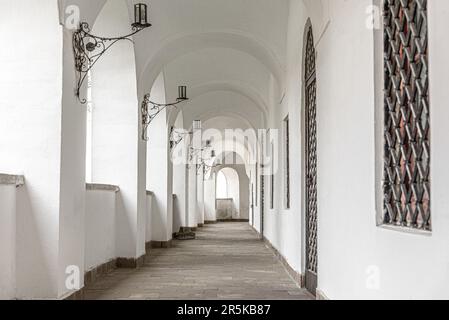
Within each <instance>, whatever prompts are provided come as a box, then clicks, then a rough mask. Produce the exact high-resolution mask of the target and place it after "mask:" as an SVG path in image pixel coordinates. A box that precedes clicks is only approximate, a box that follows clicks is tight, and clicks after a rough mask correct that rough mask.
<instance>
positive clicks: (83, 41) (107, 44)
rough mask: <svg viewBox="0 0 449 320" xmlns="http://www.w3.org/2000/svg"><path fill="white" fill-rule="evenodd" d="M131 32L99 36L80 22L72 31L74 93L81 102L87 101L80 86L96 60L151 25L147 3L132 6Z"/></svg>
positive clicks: (86, 24) (85, 23)
mask: <svg viewBox="0 0 449 320" xmlns="http://www.w3.org/2000/svg"><path fill="white" fill-rule="evenodd" d="M131 26H132V32H131V33H130V34H128V35H125V36H120V37H113V38H107V37H100V36H96V35H93V34H91V30H90V27H89V24H88V23H87V22H81V24H80V27H79V29H78V30H77V31H75V32H74V33H73V39H72V41H73V53H74V55H75V69H76V73H77V78H78V79H77V84H76V90H75V94H76V96H77V98H78V99H79V101H80V102H81V103H82V104H86V103H87V99H82V98H81V87H82V85H83V83H84V81H85V80H86V79H87V75H88V73H89V71H90V70H91V69H92V67H93V66H94V65H95V64H96V63H97V61H98V60H99V59H100V58H101V57H102V56H103V55H104V54H105V53H106V51H108V50H109V49H110V48H111V47H112V46H113V45H115V44H116V43H117V42H119V41H121V40H126V41H131V42H132V41H133V39H132V36H134V35H135V34H137V33H139V32H141V31H142V30H144V29H146V28H149V27H151V24H149V23H148V12H147V5H146V4H144V3H139V4H136V5H135V6H134V23H133V24H132V25H131Z"/></svg>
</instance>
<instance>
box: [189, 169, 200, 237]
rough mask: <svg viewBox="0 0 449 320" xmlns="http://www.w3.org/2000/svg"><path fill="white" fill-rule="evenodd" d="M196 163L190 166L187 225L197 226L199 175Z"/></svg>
mask: <svg viewBox="0 0 449 320" xmlns="http://www.w3.org/2000/svg"><path fill="white" fill-rule="evenodd" d="M196 172H197V171H196V165H194V164H193V165H191V166H190V167H189V168H188V179H189V180H188V189H187V199H188V219H187V227H190V228H196V227H198V196H197V192H198V188H197V183H198V177H197V175H196Z"/></svg>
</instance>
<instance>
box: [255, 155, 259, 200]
mask: <svg viewBox="0 0 449 320" xmlns="http://www.w3.org/2000/svg"><path fill="white" fill-rule="evenodd" d="M256 206H259V164H258V163H256Z"/></svg>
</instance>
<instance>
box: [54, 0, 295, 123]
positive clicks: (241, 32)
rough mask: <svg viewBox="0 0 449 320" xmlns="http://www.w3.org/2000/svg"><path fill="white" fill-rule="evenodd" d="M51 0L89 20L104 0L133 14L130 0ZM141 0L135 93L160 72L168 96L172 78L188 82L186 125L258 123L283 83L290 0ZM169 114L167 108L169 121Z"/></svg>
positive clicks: (173, 95)
mask: <svg viewBox="0 0 449 320" xmlns="http://www.w3.org/2000/svg"><path fill="white" fill-rule="evenodd" d="M59 1H60V3H61V8H63V7H65V6H67V5H70V4H75V5H78V6H79V7H80V10H81V19H82V20H83V21H88V22H90V23H91V24H93V22H94V21H95V19H96V17H97V15H98V14H99V12H100V11H101V10H102V8H103V6H104V4H105V3H107V2H108V1H122V2H123V4H124V5H127V7H128V12H127V14H128V16H129V19H130V22H131V21H132V20H133V5H134V3H135V1H132V0H107V1H105V0H100V1H90V0H59ZM141 1H142V2H145V3H147V4H148V7H149V18H150V22H151V23H152V25H153V26H152V27H151V28H149V29H147V30H144V31H142V32H140V33H139V34H138V35H136V36H135V37H134V40H135V41H134V48H135V58H136V68H137V74H136V79H137V80H138V88H139V89H138V94H139V99H141V98H142V96H143V94H145V93H147V92H150V91H151V89H152V87H153V84H154V82H155V81H156V79H157V78H158V77H159V76H160V75H161V74H163V75H164V76H163V79H164V82H165V92H166V96H167V100H168V101H172V100H174V99H176V94H177V86H178V85H187V86H188V88H189V96H190V97H191V100H190V101H189V102H188V103H187V104H185V105H184V106H183V118H184V124H185V126H186V127H190V124H191V123H192V121H193V120H196V119H201V120H203V121H207V120H209V119H213V118H217V117H232V118H234V119H238V121H229V122H227V125H229V126H237V125H238V126H241V125H242V124H244V123H245V125H246V126H245V127H251V128H254V129H258V128H264V127H266V125H267V118H268V113H269V110H270V105H272V100H273V99H278V98H279V99H280V97H281V95H282V92H283V90H284V85H283V82H284V78H285V65H286V47H287V46H286V43H287V32H286V30H287V24H288V14H289V2H290V0H276V1H273V0H245V1H241V0H227V1H223V0H170V1H167V0H151V1H149V0H141ZM117 7H119V6H117ZM121 10H124V9H121ZM61 11H62V12H64V10H63V9H61ZM103 11H104V9H103ZM120 35H121V34H120ZM101 36H103V35H101ZM106 36H119V34H117V35H114V34H107V35H106ZM276 95H277V96H276ZM176 116H177V112H174V113H172V114H170V117H169V119H168V124H169V125H172V124H174V122H175V120H176ZM210 123H212V122H210ZM220 128H221V129H223V126H220ZM233 128H235V127H232V128H228V129H233Z"/></svg>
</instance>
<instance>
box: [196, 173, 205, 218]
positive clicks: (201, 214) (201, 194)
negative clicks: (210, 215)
mask: <svg viewBox="0 0 449 320" xmlns="http://www.w3.org/2000/svg"><path fill="white" fill-rule="evenodd" d="M197 181H198V182H197V187H198V192H197V199H198V224H199V225H204V220H205V216H204V171H203V168H202V167H201V168H199V169H198V171H197Z"/></svg>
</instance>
